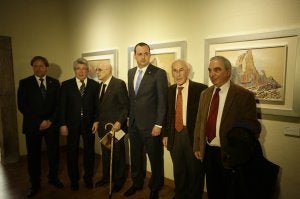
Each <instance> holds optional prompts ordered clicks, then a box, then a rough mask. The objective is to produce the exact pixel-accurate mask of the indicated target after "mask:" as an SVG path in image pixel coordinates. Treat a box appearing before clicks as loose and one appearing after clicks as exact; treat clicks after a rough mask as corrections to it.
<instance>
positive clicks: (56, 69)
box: [48, 63, 62, 79]
mask: <svg viewBox="0 0 300 199" xmlns="http://www.w3.org/2000/svg"><path fill="white" fill-rule="evenodd" d="M61 71H62V70H61V67H60V66H59V65H58V64H56V63H50V67H49V69H48V75H49V76H51V77H53V78H55V79H59V78H60V76H61Z"/></svg>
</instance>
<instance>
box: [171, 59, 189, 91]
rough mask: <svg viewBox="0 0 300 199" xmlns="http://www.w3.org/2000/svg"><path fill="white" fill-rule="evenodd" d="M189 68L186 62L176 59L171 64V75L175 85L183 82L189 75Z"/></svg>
mask: <svg viewBox="0 0 300 199" xmlns="http://www.w3.org/2000/svg"><path fill="white" fill-rule="evenodd" d="M189 73H190V69H189V67H188V65H187V63H186V62H184V61H183V60H177V61H175V62H174V63H173V64H172V76H173V78H174V81H175V83H176V84H177V85H179V86H180V85H182V84H184V83H185V82H186V81H187V79H188V76H189Z"/></svg>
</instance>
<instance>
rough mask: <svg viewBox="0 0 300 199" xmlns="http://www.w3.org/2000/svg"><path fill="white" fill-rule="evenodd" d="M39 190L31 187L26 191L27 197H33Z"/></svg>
mask: <svg viewBox="0 0 300 199" xmlns="http://www.w3.org/2000/svg"><path fill="white" fill-rule="evenodd" d="M39 190H40V187H31V188H30V189H29V190H28V193H27V197H28V198H31V197H33V196H35V195H36V194H37V192H39Z"/></svg>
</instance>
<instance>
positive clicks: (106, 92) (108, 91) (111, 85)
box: [99, 77, 115, 103]
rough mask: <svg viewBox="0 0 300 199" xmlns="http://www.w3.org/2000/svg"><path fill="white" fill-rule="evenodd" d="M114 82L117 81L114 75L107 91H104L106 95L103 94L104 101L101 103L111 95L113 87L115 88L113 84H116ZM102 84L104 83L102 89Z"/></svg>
mask: <svg viewBox="0 0 300 199" xmlns="http://www.w3.org/2000/svg"><path fill="white" fill-rule="evenodd" d="M114 82H115V80H114V77H112V78H111V80H110V82H109V84H108V85H107V87H106V91H105V93H104V95H103V99H102V102H101V103H103V102H104V101H105V100H106V99H108V96H109V95H110V93H111V92H112V88H113V86H114ZM102 84H103V83H101V86H100V89H101V87H102ZM99 97H100V96H99Z"/></svg>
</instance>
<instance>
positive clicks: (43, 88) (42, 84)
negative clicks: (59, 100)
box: [40, 78, 47, 99]
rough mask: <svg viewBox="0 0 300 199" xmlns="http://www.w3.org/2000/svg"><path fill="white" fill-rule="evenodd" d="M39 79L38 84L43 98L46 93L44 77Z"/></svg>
mask: <svg viewBox="0 0 300 199" xmlns="http://www.w3.org/2000/svg"><path fill="white" fill-rule="evenodd" d="M40 81H41V84H40V90H41V93H42V96H43V99H45V98H46V95H47V91H46V87H45V85H44V79H43V78H40Z"/></svg>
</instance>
